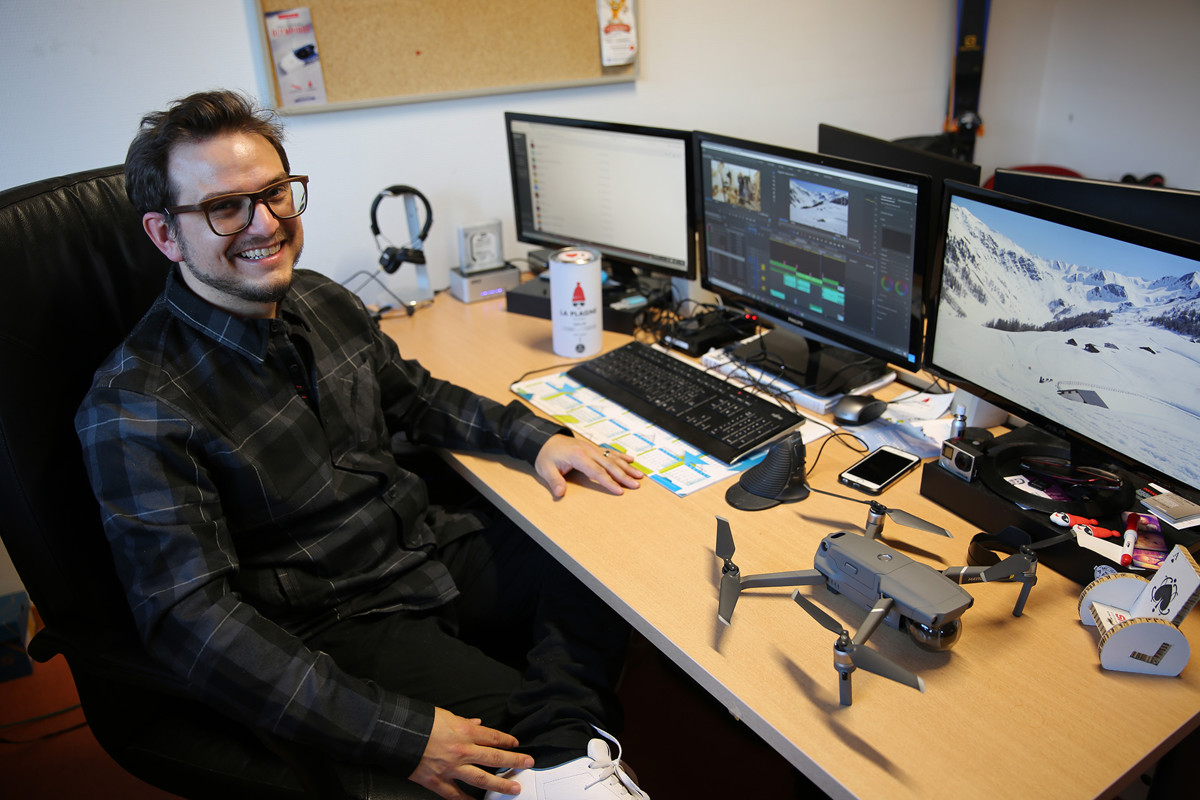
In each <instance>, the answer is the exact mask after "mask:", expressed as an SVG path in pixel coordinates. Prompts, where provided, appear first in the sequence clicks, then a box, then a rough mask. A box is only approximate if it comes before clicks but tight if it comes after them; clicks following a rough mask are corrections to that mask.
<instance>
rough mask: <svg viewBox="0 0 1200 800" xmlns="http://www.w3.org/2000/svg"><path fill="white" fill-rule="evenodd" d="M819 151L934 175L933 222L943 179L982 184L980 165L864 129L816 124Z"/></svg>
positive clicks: (932, 196) (936, 222)
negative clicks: (912, 145)
mask: <svg viewBox="0 0 1200 800" xmlns="http://www.w3.org/2000/svg"><path fill="white" fill-rule="evenodd" d="M817 151H818V152H820V153H827V154H829V155H831V156H838V157H840V158H850V159H853V160H855V161H866V162H867V163H868V164H882V165H883V166H885V167H895V168H896V169H902V170H905V171H907V172H918V173H921V174H922V175H929V176H930V177H932V178H933V186H932V191H933V194H932V195H931V206H930V207H931V208H932V209H933V214H932V215H931V217H932V221H933V224H934V225H935V226H936V225H937V224H938V210H939V209H940V208H941V207H942V185H943V182H944V181H958V182H959V183H967V184H970V185H972V186H978V185H979V175H980V168H979V165H978V164H972V163H971V162H969V161H961V160H959V159H957V158H951V157H950V156H945V155H942V154H941V153H933V152H930V151H928V150H918V149H917V148H915V147H909V146H908V145H904V144H898V143H896V142H889V141H887V140H886V139H877V138H875V137H874V136H868V135H867V134H865V133H855V132H854V131H848V130H846V129H845V128H838V127H836V126H834V125H827V124H826V123H824V122H822V123H821V124H820V125H818V126H817Z"/></svg>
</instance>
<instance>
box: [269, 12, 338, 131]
mask: <svg viewBox="0 0 1200 800" xmlns="http://www.w3.org/2000/svg"><path fill="white" fill-rule="evenodd" d="M264 16H265V17H266V27H267V40H268V41H269V42H270V43H271V63H272V64H273V65H274V68H275V81H276V83H277V84H278V85H279V105H280V106H282V107H284V108H287V107H289V106H302V105H323V104H324V103H325V78H324V76H323V75H322V73H321V59H320V57H319V55H318V53H317V36H316V32H315V31H314V30H313V22H312V12H311V11H310V10H309V9H308V8H291V9H287V10H285V11H268V12H267V13H266V14H265V15H264Z"/></svg>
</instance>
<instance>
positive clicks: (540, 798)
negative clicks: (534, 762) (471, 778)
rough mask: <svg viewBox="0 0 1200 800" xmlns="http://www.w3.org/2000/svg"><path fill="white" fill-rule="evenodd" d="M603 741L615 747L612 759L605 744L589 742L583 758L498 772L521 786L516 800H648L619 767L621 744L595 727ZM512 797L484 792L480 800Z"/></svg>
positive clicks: (500, 799)
mask: <svg viewBox="0 0 1200 800" xmlns="http://www.w3.org/2000/svg"><path fill="white" fill-rule="evenodd" d="M596 732H597V733H599V734H600V735H601V736H603V737H604V739H608V741H610V742H612V743H613V744H615V745H617V756H616V758H613V755H612V751H611V750H610V749H609V747H608V742H606V741H604V739H592V740H591V741H590V742H588V748H587V755H586V756H583V757H582V758H577V759H575V760H574V761H568V762H567V763H565V764H559V765H558V766H557V767H550V768H549V769H518V770H509V771H507V772H504V773H502V774H501V775H502V777H504V778H507V779H508V780H513V781H516V782H517V783H519V784H521V794H520V795H519V797H520V800H612V798H637V800H650V795H648V794H646V793H645V792H643V791H642V790H641V789H639V788H638V786H637V784H636V783H634V782H633V779H631V778H630V777H629V775H628V774H626V772H625V770H624V769H622V768H621V763H620V761H621V745H620V744H619V743H618V742H617V740H616V739H614V738H612V737H611V736H609V735H608V734H607V733H605V732H604V731H602V730H600V729H599V728H597V729H596ZM511 797H512V795H507V794H501V793H500V792H495V791H492V792H488V793H487V794H486V795H484V800H504V799H505V798H511Z"/></svg>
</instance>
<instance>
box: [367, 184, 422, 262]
mask: <svg viewBox="0 0 1200 800" xmlns="http://www.w3.org/2000/svg"><path fill="white" fill-rule="evenodd" d="M404 195H413V196H414V197H419V198H420V199H421V203H422V204H424V206H425V226H424V227H423V228H421V232H420V233H419V234H417V239H416V242H415V243H414V244H413V246H412V247H387V248H384V250H383V252H382V253H381V254H380V256H379V266H381V267H383V271H384V272H386V273H388V274H389V275H390V274H391V273H393V272H395V271H396V270H398V269H400V267H401V265H402V264H404V262H406V261H407V262H410V263H412V264H424V263H425V251H424V250H422V249H421V246H422V245H423V244H424V242H425V237H426V236H427V235H429V226H430V225H432V224H433V210H432V209H431V208H430V207H429V200H427V199H426V197H425V195H423V194H421V193H420V192H418V191H417V190H416V189H414V188H413V187H411V186H389V187H388V188H386V189H384V190H383V191H382V192H380V193H379V194H378V195H376V197H375V202H373V203H371V233H373V234H375V239H376V241H377V242H378V240H379V222H378V221H376V219H375V211H376V210H377V209H378V208H379V203H380V201H381V200H383V198H385V197H402V196H404ZM409 213H410V223H409V224H410V226H413V227H415V220H412V217H411V215H412V213H413V208H412V207H411V206H410V207H409Z"/></svg>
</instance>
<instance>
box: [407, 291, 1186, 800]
mask: <svg viewBox="0 0 1200 800" xmlns="http://www.w3.org/2000/svg"><path fill="white" fill-rule="evenodd" d="M384 330H385V331H387V332H388V334H389V335H391V336H393V337H394V338H395V339H396V341H397V342H398V343H399V346H400V349H401V352H403V353H404V354H405V355H407V356H409V357H416V358H419V359H420V361H421V362H422V363H423V364H424V365H425V366H426V367H428V368H429V369H431V370H432V371H433V373H434V374H435V375H438V376H439V377H443V378H447V379H450V380H453V381H455V382H457V383H460V384H462V385H465V386H468V387H470V388H472V389H474V390H476V391H479V392H480V393H482V394H486V395H489V396H492V397H494V398H496V399H498V400H501V401H502V402H507V401H509V400H511V399H512V398H513V397H514V395H512V393H511V392H510V391H509V388H508V387H509V385H510V384H511V383H513V382H515V381H517V380H518V379H520V378H521V377H523V376H524V374H525V373H526V372H527V371H530V370H545V369H548V368H551V367H553V366H555V365H558V364H562V363H564V359H562V358H560V357H558V356H556V355H554V352H553V349H552V347H551V330H550V323H549V321H547V320H543V319H536V318H532V317H526V316H521V315H516V314H509V313H507V312H506V311H505V306H504V302H503V300H496V301H487V302H483V303H478V304H474V305H464V304H462V303H459V302H458V301H456V300H454V299H453V298H451V297H449V296H448V295H442V296H440V297H439V298H438V300H437V301H436V302H435V303H434V305H433V306H432V307H430V308H426V309H423V310H420V311H418V312H417V313H416V314H415V315H413V316H412V317H400V318H395V319H391V320H387V321H385V322H384ZM628 339H629V337H627V336H623V335H619V334H613V333H607V332H606V333H605V334H604V347H605V349H607V348H610V347H615V346H617V345H620V344H623V343H624V342H626V341H628ZM809 452H810V462H811V460H812V454H813V453H814V452H815V447H814V448H810V451H809ZM855 458H856V455H855V454H854V453H852V452H851V451H850V450H849V449H847V448H846V447H843V446H842V445H840V444H838V443H836V442H831V443H830V444H829V446H828V447H826V448H825V452H824V454H823V455H822V456H821V458H820V461H819V462H818V464H817V467H816V470H815V471H814V472H813V474H812V475H811V476H810V483H811V484H812V485H813V486H816V487H818V488H822V489H826V490H831V491H842V490H845V492H846V493H847V494H851V495H853V492H852V491H851V490H848V489H845V487H840V488H839V487H838V484H837V482H836V481H837V478H836V476H837V474H838V472H839V471H840V470H841V469H843V468H845V466H847V465H848V464H850V463H851V462H852V461H853V460H854V459H855ZM451 460H452V462H453V463H454V464H455V466H456V468H458V469H459V470H460V471H461V472H462V473H463V474H464V475H466V476H467V478H468V479H469V480H470V481H471V482H472V483H473V484H474V485H475V486H477V487H479V489H480V490H481V491H482V492H484V493H485V494H486V495H487V496H488V497H490V498H491V499H492V500H493V501H494V502H495V503H496V504H497V506H499V507H500V508H501V509H503V510H504V511H505V512H506V513H507V514H509V515H510V516H511V517H512V518H513V519H514V520H516V521H517V522H518V523H519V524H520V525H521V526H522V527H523V528H524V529H525V530H526V531H528V533H529V534H530V535H531V536H533V537H534V538H535V539H537V540H538V541H539V542H541V543H542V544H543V545H544V546H545V547H546V548H547V549H549V550H550V551H551V552H552V553H553V554H554V555H555V556H556V557H557V558H558V559H559V560H560V561H562V562H563V563H564V564H566V565H567V566H568V567H569V568H570V569H572V570H573V571H574V573H575V574H577V575H578V576H579V577H580V578H581V579H582V580H583V581H584V582H585V583H587V585H588V586H590V587H591V588H592V589H593V590H594V591H596V592H597V593H598V594H599V595H601V596H602V597H603V598H604V599H605V600H607V601H608V602H609V603H610V604H611V605H612V606H613V607H614V608H616V609H617V610H618V611H619V612H620V613H621V614H622V615H624V617H625V618H626V619H627V620H629V622H630V623H631V624H633V625H634V626H635V627H636V628H637V629H638V630H639V631H640V632H641V633H642V634H643V635H644V636H646V637H647V638H648V639H649V640H650V641H651V642H653V643H654V644H655V646H657V647H658V648H659V649H661V650H662V651H663V652H664V653H666V654H667V655H668V656H669V657H670V658H672V659H673V660H674V661H675V662H676V663H677V664H679V665H680V666H681V667H682V668H683V669H684V670H685V671H686V672H687V673H688V674H690V675H691V676H692V677H693V678H694V679H695V680H696V681H698V682H699V683H700V684H701V685H702V686H703V687H705V689H707V690H708V691H709V692H711V693H712V694H713V695H714V696H715V697H716V698H718V699H719V700H720V701H721V702H722V703H723V704H724V705H725V706H726V708H727V709H728V710H729V712H730V713H731V714H733V715H734V716H735V717H738V718H740V719H742V720H743V721H745V722H746V723H747V724H748V725H749V727H750V728H751V729H753V730H754V731H755V732H757V733H758V734H759V735H760V736H761V737H762V738H763V739H765V740H766V741H767V742H769V743H770V744H771V745H772V746H773V747H774V748H775V749H776V750H778V751H779V752H780V753H782V754H783V755H784V756H785V757H786V758H787V759H788V760H789V761H791V763H792V764H794V765H795V766H796V768H797V769H799V770H801V771H802V772H803V773H804V774H806V775H807V776H808V777H809V778H810V779H812V780H813V781H814V782H815V783H816V784H817V785H818V786H820V787H821V788H822V789H823V790H824V791H826V792H827V793H829V794H830V795H832V796H834V797H860V798H887V800H894V799H895V798H923V799H927V798H962V797H989V798H990V797H1014V798H1027V797H1037V796H1042V797H1054V798H1056V799H1058V798H1091V797H1111V796H1113V795H1115V794H1116V793H1117V792H1118V791H1119V790H1120V789H1121V788H1123V787H1124V786H1125V785H1126V784H1127V783H1128V782H1129V781H1131V780H1133V779H1134V778H1135V777H1137V776H1138V775H1140V774H1141V771H1142V770H1144V769H1145V768H1146V767H1147V766H1148V765H1149V764H1151V763H1153V762H1154V761H1155V760H1157V759H1158V758H1159V757H1161V756H1162V755H1163V754H1164V753H1165V752H1166V751H1167V750H1168V749H1169V748H1170V747H1171V746H1172V745H1173V744H1175V743H1176V742H1177V741H1179V739H1181V738H1182V737H1183V736H1184V735H1186V734H1187V733H1188V732H1190V731H1191V730H1193V729H1194V728H1196V727H1197V725H1198V724H1200V663H1195V662H1196V661H1197V658H1196V657H1193V658H1192V662H1193V663H1190V664H1189V666H1188V667H1187V668H1185V669H1184V671H1183V674H1182V675H1181V676H1179V677H1178V678H1161V677H1151V676H1142V675H1133V674H1127V673H1117V672H1107V671H1104V670H1102V669H1101V667H1100V665H1099V661H1098V658H1097V653H1096V643H1097V639H1096V635H1095V633H1094V630H1093V629H1090V628H1085V627H1083V626H1082V625H1081V624H1080V622H1079V618H1078V615H1077V612H1076V603H1077V599H1078V594H1079V590H1080V587H1079V586H1078V585H1077V584H1075V583H1072V582H1070V581H1068V580H1066V579H1065V578H1062V577H1061V576H1059V575H1058V574H1056V573H1054V572H1052V571H1051V570H1049V569H1047V568H1045V567H1044V566H1042V567H1041V569H1040V570H1039V573H1038V577H1039V580H1038V584H1037V586H1036V587H1034V589H1033V592H1032V594H1031V596H1030V599H1029V603H1028V605H1027V607H1026V609H1025V614H1024V616H1022V617H1020V618H1017V617H1013V616H1012V607H1013V603H1014V602H1015V600H1016V597H1017V594H1018V590H1019V585H1018V584H1014V583H1008V584H1006V583H995V584H987V585H976V586H971V587H968V590H969V591H970V592H971V593H972V594H973V595H974V597H975V598H976V600H975V604H974V606H973V607H972V608H971V609H970V610H969V611H967V612H966V614H965V616H964V618H963V635H962V638H961V639H960V641H959V642H958V643H957V644H956V645H955V646H954V648H953V649H952V650H951V651H950V652H947V653H927V652H924V651H922V650H919V649H918V648H917V647H916V646H915V645H913V644H912V642H911V641H910V640H909V639H908V636H907V635H906V634H903V633H901V632H899V631H895V630H892V629H891V628H888V627H881V628H880V629H879V630H878V631H877V632H876V633H875V634H874V636H872V638H871V641H870V646H871V647H872V648H874V649H878V650H879V651H881V652H882V653H884V654H886V655H888V656H889V657H890V658H892V659H893V660H895V661H897V662H899V663H900V664H903V665H904V666H906V667H908V668H909V669H911V670H913V671H914V672H916V673H917V674H919V675H921V676H922V677H923V678H924V679H925V683H926V691H925V693H924V694H921V693H919V692H917V691H915V690H913V689H909V688H907V687H904V686H901V685H899V684H897V683H893V682H891V681H888V680H886V679H884V678H881V677H878V676H875V675H872V674H870V673H867V672H865V671H862V670H858V671H856V672H855V673H854V678H853V680H854V703H853V705H851V706H849V707H843V706H840V705H839V703H838V688H837V674H836V672H835V671H834V667H833V644H834V639H835V637H834V636H833V634H830V633H828V632H827V631H825V630H824V629H823V628H821V627H820V626H819V625H818V624H817V623H816V622H815V621H813V620H812V619H811V618H809V617H808V616H807V615H806V614H805V613H804V612H803V611H802V610H801V609H799V608H797V607H796V605H795V604H794V603H793V602H792V600H791V598H790V595H791V590H790V589H758V590H748V591H745V592H743V594H742V597H741V600H740V602H739V603H738V606H737V613H736V615H735V617H734V620H733V624H732V625H731V626H729V627H726V626H724V625H722V624H721V623H720V622H718V621H717V616H716V612H717V584H718V579H719V576H720V562H719V560H718V559H717V558H716V556H715V555H714V552H713V548H714V543H715V535H716V523H715V520H714V517H715V516H716V515H721V516H724V517H726V518H727V519H728V520H729V521H730V523H731V525H732V528H733V532H734V535H735V537H736V541H737V555H736V558H735V560H736V561H737V564H738V566H739V567H740V568H741V570H742V574H744V575H748V574H753V573H761V572H775V571H782V570H790V569H803V568H809V567H811V566H812V557H813V553H814V550H815V548H816V545H817V543H818V542H819V541H820V539H821V538H822V537H823V536H824V535H825V534H827V533H828V532H830V531H833V530H839V529H841V530H848V531H859V532H861V530H862V526H863V524H864V523H865V520H866V506H863V505H861V504H858V503H851V502H846V501H844V500H839V499H836V498H831V497H825V496H822V495H817V494H814V495H812V496H810V497H809V498H808V499H807V500H805V501H804V502H802V503H797V504H794V505H788V506H780V507H777V508H775V509H771V510H768V511H760V512H742V511H736V510H734V509H733V508H731V507H729V506H728V505H726V504H725V502H724V493H725V485H723V484H722V485H718V486H715V487H710V488H708V489H705V490H702V491H700V492H698V493H696V494H694V495H692V496H690V497H686V498H679V497H676V496H675V495H673V494H671V493H670V492H668V491H667V490H666V489H663V488H662V487H660V486H658V485H656V484H653V483H650V482H647V483H646V484H645V485H644V486H642V487H641V488H639V489H638V490H636V491H632V492H627V493H626V494H625V495H624V496H621V497H616V496H611V495H608V494H605V493H603V492H600V491H596V490H593V489H591V488H589V487H586V486H584V485H581V484H576V485H572V486H571V487H570V488H569V490H568V492H567V495H566V497H564V498H563V499H561V500H557V501H556V500H554V499H553V498H552V497H551V495H550V493H549V491H548V490H547V489H546V488H545V486H544V485H543V484H542V483H541V482H540V481H539V480H538V479H537V477H536V475H535V474H534V473H533V470H532V469H531V468H529V467H527V466H526V465H524V464H521V463H517V462H514V461H513V460H512V459H509V458H503V457H480V456H473V455H453V456H452V457H451ZM918 472H919V471H918ZM731 480H732V479H731ZM919 483H920V477H919V474H918V473H913V474H911V475H909V476H908V477H906V478H905V479H904V480H903V481H901V482H900V483H899V484H898V485H896V486H895V487H894V488H893V489H891V490H889V491H888V492H887V493H886V494H884V495H883V496H882V498H881V500H883V501H884V502H886V503H888V504H890V505H892V506H894V507H898V508H903V509H905V510H907V511H910V512H912V513H914V514H917V515H919V516H921V517H924V518H925V519H928V520H930V521H932V522H935V523H937V524H939V525H943V526H945V527H946V528H948V529H949V530H951V531H952V532H953V533H954V535H955V537H956V538H954V539H952V540H947V539H944V538H942V537H938V536H933V535H930V534H925V533H921V532H920V531H916V530H912V529H907V528H902V527H900V526H897V525H895V524H894V523H891V522H889V523H888V526H887V527H886V529H885V534H884V537H885V539H887V541H888V543H889V544H891V545H892V546H894V547H896V548H897V549H900V550H902V551H904V552H907V553H909V554H910V555H913V556H914V557H916V558H920V559H923V560H925V561H927V562H928V563H930V564H933V565H934V566H938V567H944V566H949V565H955V564H965V563H966V547H967V542H968V540H969V539H970V537H971V535H973V534H974V533H975V532H976V531H975V529H973V528H972V527H970V526H969V524H968V523H966V522H964V521H963V520H961V519H960V518H958V517H956V516H954V515H952V514H950V513H949V512H948V511H946V510H945V509H943V508H941V507H940V506H937V505H935V504H934V503H932V502H930V501H928V500H926V499H925V498H924V497H922V496H921V495H920V494H919V491H918V488H919ZM862 497H865V495H863V496H862ZM801 591H803V592H805V593H806V594H807V595H809V596H810V597H812V598H813V599H814V601H815V602H816V603H817V604H818V605H820V606H822V607H823V608H825V609H827V610H828V611H829V612H830V613H831V614H833V615H834V616H835V617H837V618H839V619H841V620H843V621H844V622H845V624H846V627H847V628H848V629H850V630H851V631H852V632H853V631H854V630H855V629H857V627H858V625H859V623H860V622H861V619H862V611H861V610H860V609H859V608H858V607H857V606H855V605H853V604H852V603H851V602H850V601H848V600H846V599H845V598H843V597H840V596H835V595H833V594H831V593H830V592H829V591H828V590H826V589H824V588H822V587H807V588H804V589H802V590H801ZM1183 630H1184V632H1185V633H1186V634H1187V635H1188V638H1189V640H1190V641H1191V642H1193V643H1200V613H1195V614H1192V615H1191V616H1190V617H1189V618H1188V619H1187V620H1186V621H1185V623H1184V625H1183Z"/></svg>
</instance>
